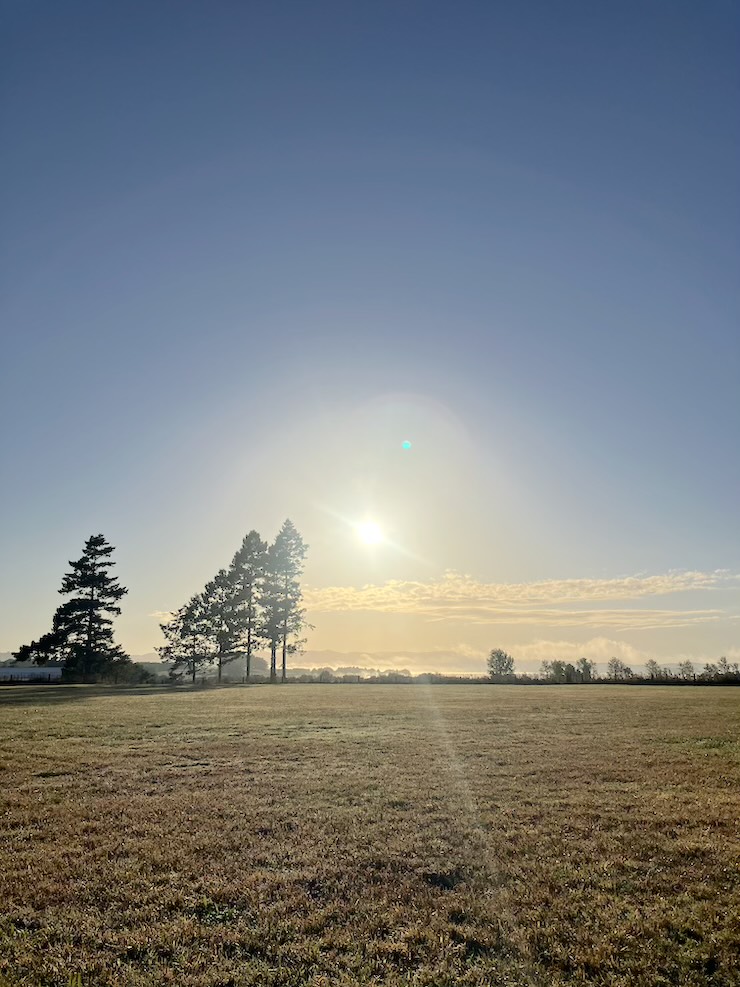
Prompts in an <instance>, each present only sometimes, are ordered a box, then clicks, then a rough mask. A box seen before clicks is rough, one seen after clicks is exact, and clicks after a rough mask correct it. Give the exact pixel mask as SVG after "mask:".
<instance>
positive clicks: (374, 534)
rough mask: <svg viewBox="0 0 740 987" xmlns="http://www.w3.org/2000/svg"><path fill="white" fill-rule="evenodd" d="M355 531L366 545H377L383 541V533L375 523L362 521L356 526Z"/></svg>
mask: <svg viewBox="0 0 740 987" xmlns="http://www.w3.org/2000/svg"><path fill="white" fill-rule="evenodd" d="M355 531H356V532H357V537H358V538H359V539H360V541H361V542H362V543H363V544H365V545H377V544H379V543H380V542H382V541H383V532H382V530H381V528H380V525H379V524H377V523H376V522H375V521H360V523H359V524H356V525H355Z"/></svg>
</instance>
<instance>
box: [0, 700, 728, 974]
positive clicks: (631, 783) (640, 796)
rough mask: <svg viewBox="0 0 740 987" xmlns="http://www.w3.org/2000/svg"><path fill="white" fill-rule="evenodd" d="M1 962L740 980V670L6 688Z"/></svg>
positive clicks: (97, 970)
mask: <svg viewBox="0 0 740 987" xmlns="http://www.w3.org/2000/svg"><path fill="white" fill-rule="evenodd" d="M0 782H1V784H2V792H3V796H2V803H3V804H2V809H1V810H0V838H1V840H2V845H1V847H0V854H1V856H0V983H5V984H10V985H20V984H23V985H34V987H37V985H38V987H42V985H44V987H46V985H60V987H66V985H68V984H70V983H74V984H78V983H82V984H84V985H86V987H87V985H90V987H92V985H108V984H110V985H114V984H115V985H150V984H152V985H156V984H175V985H186V987H187V985H193V987H195V985H198V987H205V985H213V987H216V985H221V987H226V985H248V984H253V985H284V987H288V985H299V984H313V985H321V984H323V985H327V987H328V985H350V984H387V985H397V984H409V985H411V984H414V985H435V987H442V985H457V984H471V985H472V984H478V985H489V984H490V985H495V984H502V985H503V984H507V985H525V984H527V985H529V984H538V985H548V987H549V985H565V984H568V985H576V984H578V985H583V984H602V985H610V987H619V985H623V987H627V985H629V987H640V985H648V984H649V985H668V984H671V985H687V987H688V985H707V984H711V985H717V987H721V985H730V984H733V985H735V984H740V689H731V688H640V687H624V688H621V687H605V686H595V687H508V686H503V687H485V686H469V687H465V686H462V687H456V686H448V687H447V686H445V687H440V686H436V687H435V686H431V687H423V686H318V685H317V686H310V685H306V686H278V687H269V686H253V687H233V688H224V689H220V690H215V689H214V690H208V691H187V690H183V691H181V692H168V691H166V690H152V691H149V692H138V693H134V692H130V693H126V692H115V691H112V690H111V691H108V692H105V691H102V690H96V689H94V688H89V687H70V688H60V687H44V688H39V687H31V686H29V687H12V688H4V689H2V690H0Z"/></svg>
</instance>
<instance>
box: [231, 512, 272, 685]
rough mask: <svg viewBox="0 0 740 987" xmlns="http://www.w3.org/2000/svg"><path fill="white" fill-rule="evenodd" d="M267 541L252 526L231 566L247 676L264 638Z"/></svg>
mask: <svg viewBox="0 0 740 987" xmlns="http://www.w3.org/2000/svg"><path fill="white" fill-rule="evenodd" d="M266 552H267V542H264V541H262V539H261V538H260V536H259V534H258V533H257V532H256V531H254V530H252V531H250V532H249V534H247V535H246V536H245V538H244V541H243V542H242V544H241V547H240V548H239V550H238V551H237V553H236V554H235V555H234V558H233V560H232V563H231V568H230V569H229V580H230V582H231V589H232V594H233V607H234V615H235V617H236V626H237V644H238V645H239V646H240V648H241V649H242V650H243V652H244V657H245V676H246V679H247V681H249V678H250V676H251V674H252V655H253V654H254V650H255V648H256V647H257V645H258V644H259V642H260V640H261V633H260V624H259V621H258V613H259V603H260V597H261V594H262V590H263V584H264V579H265V561H266Z"/></svg>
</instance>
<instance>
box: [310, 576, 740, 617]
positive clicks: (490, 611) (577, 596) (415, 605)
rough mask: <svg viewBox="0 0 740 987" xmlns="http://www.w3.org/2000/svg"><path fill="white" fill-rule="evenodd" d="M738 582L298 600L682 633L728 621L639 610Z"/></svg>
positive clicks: (686, 612) (682, 579)
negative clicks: (695, 626)
mask: <svg viewBox="0 0 740 987" xmlns="http://www.w3.org/2000/svg"><path fill="white" fill-rule="evenodd" d="M738 578H739V577H738V576H737V575H734V574H731V573H729V572H726V571H724V570H717V571H715V572H668V573H665V574H662V575H655V576H627V577H622V578H618V579H559V580H547V581H543V582H537V583H482V582H479V581H477V580H475V579H473V578H472V577H470V576H465V575H462V574H460V573H457V572H447V573H445V575H444V576H443V577H442V578H441V579H440V580H437V581H435V582H426V583H425V582H414V581H400V580H390V581H389V582H386V583H383V584H381V585H369V586H362V587H352V586H329V587H325V588H323V589H309V590H307V591H306V592H305V594H304V598H305V603H306V606H307V607H308V609H309V610H311V611H313V612H314V613H329V612H338V611H369V612H375V613H403V614H409V615H416V616H420V617H424V618H426V619H427V620H444V621H462V622H465V623H474V624H531V623H539V624H546V625H549V626H571V627H579V626H591V627H604V628H620V629H649V628H658V627H686V626H688V625H690V624H692V625H693V624H701V623H709V622H714V621H718V620H723V619H727V618H728V616H729V615H728V614H727V612H726V611H724V610H721V609H716V608H711V609H710V608H707V609H695V608H692V609H689V608H679V607H676V606H673V607H670V608H667V607H661V608H650V607H646V606H645V602H646V601H647V600H648V599H650V598H657V597H664V596H669V595H675V594H678V593H688V592H694V593H696V592H706V591H711V590H718V589H723V588H727V587H729V586H732V585H736V584H737V581H738ZM627 601H634V603H635V605H634V606H631V607H627V606H624V605H622V606H620V607H615V606H610V604H615V603H621V604H624V603H626V602H627ZM574 604H577V606H574ZM596 604H598V605H599V606H596Z"/></svg>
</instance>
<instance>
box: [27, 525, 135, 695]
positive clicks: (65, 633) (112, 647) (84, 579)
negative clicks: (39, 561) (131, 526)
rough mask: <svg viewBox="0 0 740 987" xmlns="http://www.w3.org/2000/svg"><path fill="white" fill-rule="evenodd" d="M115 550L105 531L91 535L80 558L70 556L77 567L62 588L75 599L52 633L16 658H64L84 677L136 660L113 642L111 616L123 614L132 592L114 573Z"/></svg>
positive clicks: (60, 613) (39, 660) (62, 611)
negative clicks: (121, 602)
mask: <svg viewBox="0 0 740 987" xmlns="http://www.w3.org/2000/svg"><path fill="white" fill-rule="evenodd" d="M113 552H114V548H113V546H112V545H110V544H109V543H108V542H107V541H106V540H105V538H104V537H103V535H91V536H90V538H88V539H87V541H86V542H85V548H84V551H83V553H82V556H81V558H79V559H78V560H77V561H76V562H72V561H70V563H69V564H70V566H71V567H72V571H71V572H68V573H66V574H65V576H64V578H63V579H62V586H61V589H60V590H59V592H60V593H61V594H62V595H64V596H69V597H70V599H68V600H65V602H64V603H62V605H61V606H60V607H58V608H57V610H56V613H55V614H54V617H53V620H52V629H51V631H50V632H48V633H47V634H44V635H43V636H42V637H41V638H40V639H39V640H38V641H32V642H31V644H27V645H23V646H22V647H21V648H19V650H18V651H17V652H15V658H16V660H17V661H24V660H26V661H27V660H29V659H30V660H32V661H34V662H36V664H44V663H45V662H47V661H50V660H63V661H65V662H66V666H67V669H68V670H69V671H70V672H71V673H73V674H76V675H80V676H82V678H86V677H88V676H91V675H99V674H101V673H106V672H112V671H114V670H115V669H116V666H117V665H118V666H120V665H123V664H126V665H130V664H131V659H130V658H129V657H128V655H126V654H125V653H124V652H123V650H122V649H121V648H120V647H119V646H118V645H116V644H114V643H113V621H112V619H111V617H113V616H118V614H120V612H121V608H120V607H119V606H118V602H119V600H121V599H122V598H123V597H124V596H125V595H126V593H127V592H128V590H127V589H125V588H124V587H123V586H121V585H119V583H118V580H117V578H116V577H115V576H112V575H111V573H110V570H111V568H112V567H113V566H114V565H115V562H112V561H111V559H110V556H111V555H112V554H113Z"/></svg>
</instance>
